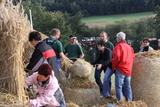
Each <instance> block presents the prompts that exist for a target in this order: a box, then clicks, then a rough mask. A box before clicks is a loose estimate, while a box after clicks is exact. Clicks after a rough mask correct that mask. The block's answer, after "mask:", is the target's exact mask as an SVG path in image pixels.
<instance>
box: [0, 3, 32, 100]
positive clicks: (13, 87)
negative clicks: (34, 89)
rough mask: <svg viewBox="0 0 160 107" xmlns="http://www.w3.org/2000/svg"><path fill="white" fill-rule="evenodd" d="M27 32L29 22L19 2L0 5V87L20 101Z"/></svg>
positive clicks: (21, 97)
mask: <svg viewBox="0 0 160 107" xmlns="http://www.w3.org/2000/svg"><path fill="white" fill-rule="evenodd" d="M29 32H30V23H29V21H28V19H27V17H26V16H25V15H24V10H23V8H21V6H20V4H18V5H16V6H14V5H13V4H12V1H10V2H9V1H8V2H7V4H3V5H0V88H1V89H2V88H4V89H6V90H7V91H8V92H9V93H12V94H14V95H16V96H17V97H18V99H19V100H20V101H25V92H24V88H23V86H24V70H23V69H24V66H23V60H22V57H23V51H24V43H25V42H26V41H27V35H28V33H29Z"/></svg>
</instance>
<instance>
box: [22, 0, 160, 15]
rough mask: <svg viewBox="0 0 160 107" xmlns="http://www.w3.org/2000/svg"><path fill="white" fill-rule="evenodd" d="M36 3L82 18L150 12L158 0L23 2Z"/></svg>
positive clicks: (50, 9)
mask: <svg viewBox="0 0 160 107" xmlns="http://www.w3.org/2000/svg"><path fill="white" fill-rule="evenodd" d="M23 1H32V2H38V3H40V4H42V5H43V6H45V7H46V9H47V10H48V11H52V12H53V11H61V12H67V13H69V14H70V15H71V16H73V15H75V14H76V13H77V12H82V13H83V15H84V16H97V15H98V16H99V15H109V14H122V13H123V14H124V13H136V12H145V11H152V10H153V9H154V7H155V6H156V5H159V4H160V1H159V0H23Z"/></svg>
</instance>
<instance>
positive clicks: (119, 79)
mask: <svg viewBox="0 0 160 107" xmlns="http://www.w3.org/2000/svg"><path fill="white" fill-rule="evenodd" d="M115 88H116V97H117V99H118V100H122V98H123V96H124V97H125V98H126V100H127V101H132V89H131V77H130V76H126V75H124V74H122V73H120V72H119V71H118V70H116V72H115Z"/></svg>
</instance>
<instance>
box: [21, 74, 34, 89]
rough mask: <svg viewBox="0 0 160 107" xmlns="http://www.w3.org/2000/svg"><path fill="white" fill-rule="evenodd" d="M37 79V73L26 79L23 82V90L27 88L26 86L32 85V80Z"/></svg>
mask: <svg viewBox="0 0 160 107" xmlns="http://www.w3.org/2000/svg"><path fill="white" fill-rule="evenodd" d="M35 78H37V73H34V74H32V75H31V76H29V77H27V78H26V80H25V86H24V87H25V88H28V86H31V85H33V83H34V79H35Z"/></svg>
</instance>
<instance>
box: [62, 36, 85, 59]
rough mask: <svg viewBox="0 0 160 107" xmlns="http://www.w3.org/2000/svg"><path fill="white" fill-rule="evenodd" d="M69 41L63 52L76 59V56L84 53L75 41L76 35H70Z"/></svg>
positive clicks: (78, 56) (79, 56) (81, 55)
mask: <svg viewBox="0 0 160 107" xmlns="http://www.w3.org/2000/svg"><path fill="white" fill-rule="evenodd" d="M69 38H70V43H69V44H68V45H67V46H66V47H65V54H66V56H67V57H68V58H69V59H71V60H73V61H76V59H78V58H83V57H84V53H83V50H82V47H81V46H80V45H79V44H78V43H77V37H76V36H75V35H70V36H69Z"/></svg>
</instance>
